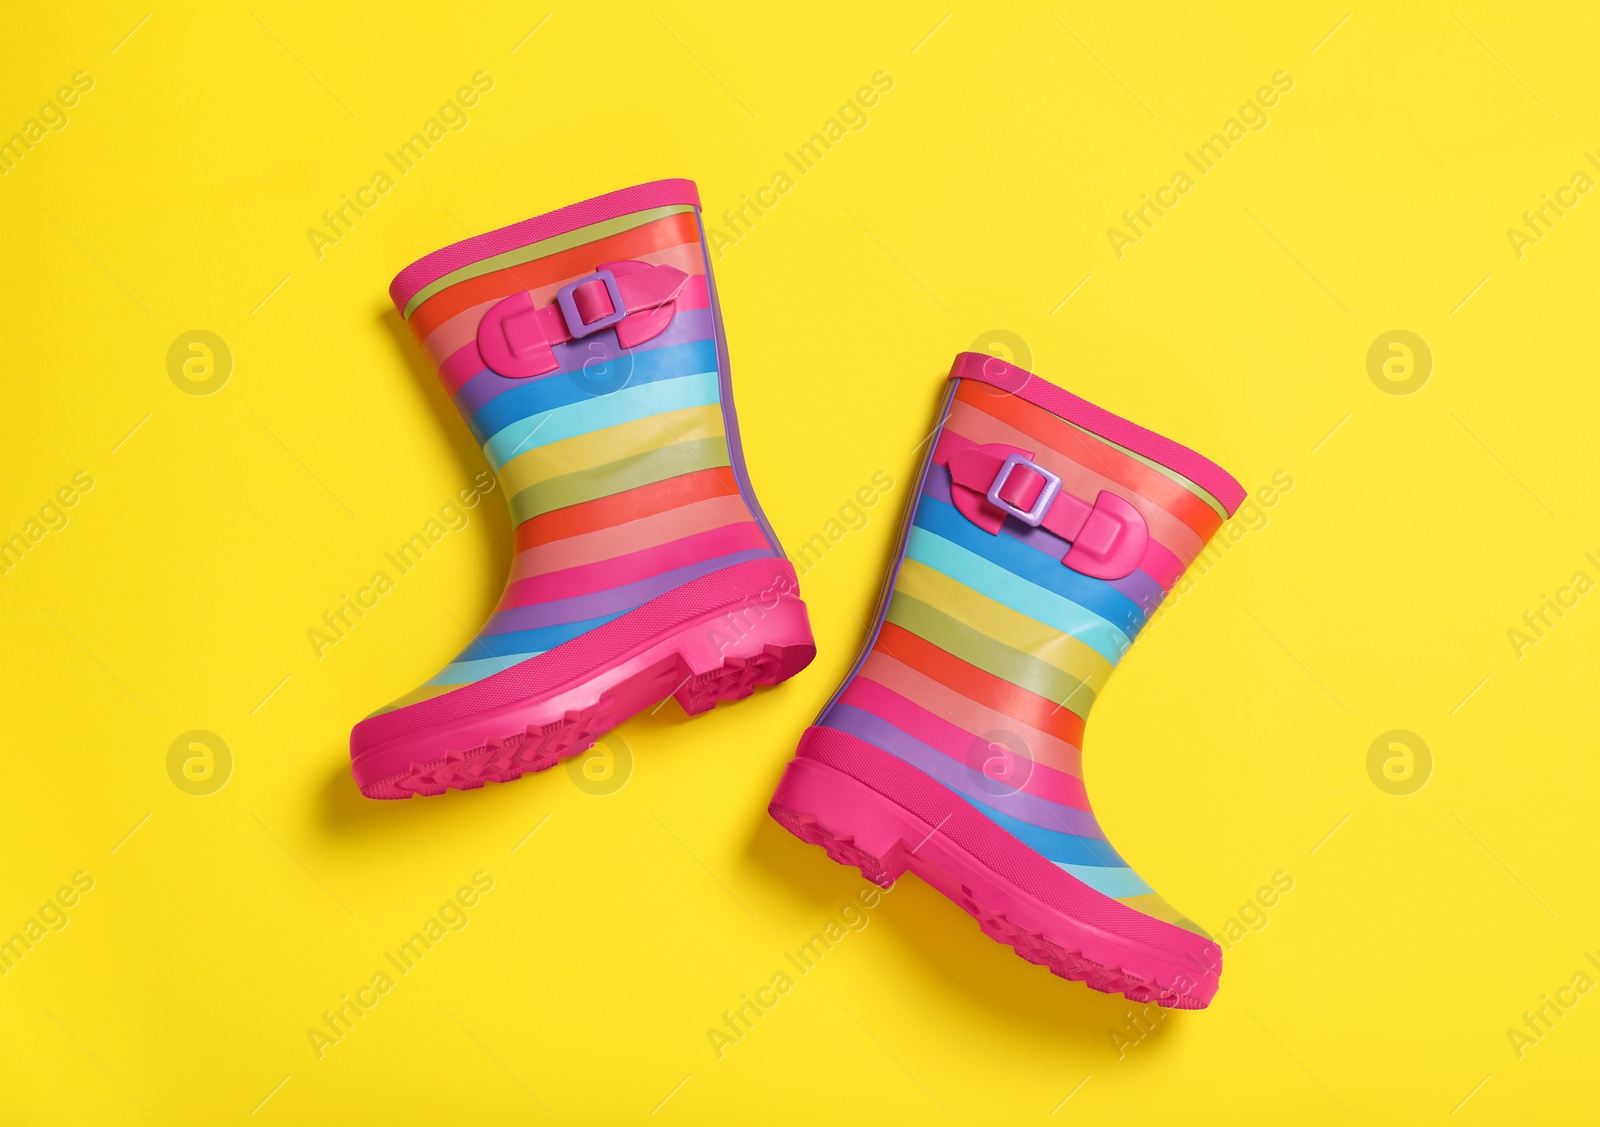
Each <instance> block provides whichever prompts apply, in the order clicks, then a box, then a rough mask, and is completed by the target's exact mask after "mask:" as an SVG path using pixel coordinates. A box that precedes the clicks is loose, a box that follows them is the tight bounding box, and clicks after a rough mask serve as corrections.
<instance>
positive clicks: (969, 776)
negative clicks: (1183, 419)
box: [769, 353, 1244, 1009]
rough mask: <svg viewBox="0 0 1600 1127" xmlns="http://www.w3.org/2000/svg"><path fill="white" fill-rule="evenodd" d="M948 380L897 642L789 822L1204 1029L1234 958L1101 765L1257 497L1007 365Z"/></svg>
mask: <svg viewBox="0 0 1600 1127" xmlns="http://www.w3.org/2000/svg"><path fill="white" fill-rule="evenodd" d="M950 379H951V383H950V385H949V387H948V389H947V395H946V398H945V404H944V409H943V414H942V417H941V421H940V426H939V429H938V432H937V441H936V442H934V443H932V444H931V447H930V450H929V453H928V460H927V461H926V462H925V464H924V466H923V469H922V472H921V488H920V490H919V492H918V494H917V496H916V498H915V499H914V501H913V504H912V508H911V512H910V513H909V515H908V517H907V520H906V525H905V528H904V530H903V531H902V533H901V539H900V546H899V551H898V553H897V556H896V564H895V567H894V569H893V570H892V571H891V573H890V576H889V579H888V582H887V583H886V585H885V589H884V594H883V596H882V598H881V601H880V606H879V610H878V616H877V620H876V622H875V624H874V625H873V627H872V629H871V631H870V632H869V634H868V637H867V640H866V644H865V646H864V647H863V650H862V653H861V656H860V658H858V659H857V662H856V666H855V668H854V669H853V670H852V671H851V673H850V676H849V677H848V678H847V679H846V680H845V682H844V685H843V686H842V687H841V688H840V690H839V691H838V693H837V694H836V695H835V696H834V698H833V699H832V700H831V701H830V702H829V703H828V705H827V706H826V707H825V708H824V709H823V711H822V714H821V716H819V717H818V719H817V722H816V724H815V726H813V727H812V728H810V729H808V730H807V731H806V733H805V736H804V737H803V738H802V739H801V741H800V747H799V750H798V752H797V753H796V756H795V759H794V761H793V762H791V763H790V764H789V767H788V769H787V771H786V772H785V774H784V776H783V781H782V783H781V784H780V785H779V787H778V790H777V793H776V794H775V795H774V796H773V799H772V804H771V806H770V808H769V809H770V811H771V813H772V816H773V817H774V818H776V819H777V820H778V822H779V823H781V824H782V825H783V826H784V827H785V828H787V829H788V830H789V831H790V832H791V833H793V834H795V835H796V836H797V837H799V838H801V839H802V840H803V841H807V842H810V843H813V844H817V845H821V846H823V847H824V848H825V849H826V850H827V851H828V855H829V856H830V857H832V858H833V859H834V860H835V861H838V862H840V863H841V864H848V865H855V866H856V867H858V868H859V869H860V870H861V872H862V875H864V876H865V877H866V878H867V879H868V880H870V881H872V882H873V883H875V884H879V885H883V886H885V887H887V886H888V885H890V884H891V883H892V882H893V881H894V880H895V879H896V878H897V877H898V876H899V875H900V874H901V873H904V872H906V871H907V870H910V871H911V872H914V873H916V874H917V875H918V876H920V877H921V878H922V879H923V880H925V881H927V882H928V883H929V884H931V885H933V886H934V887H935V888H937V889H938V890H939V891H941V892H943V893H944V894H945V895H946V896H948V897H949V898H950V899H952V900H954V901H955V902H956V903H957V904H958V905H960V906H961V907H962V908H964V909H965V910H966V911H967V912H969V913H970V914H971V915H973V916H974V917H976V918H977V920H978V922H979V925H980V926H981V927H982V928H983V930H984V932H985V933H986V934H988V935H989V936H991V937H992V938H994V939H997V940H999V941H1000V942H1002V943H1008V944H1010V945H1011V946H1012V947H1014V948H1016V951H1017V954H1019V955H1021V956H1022V957H1023V958H1025V959H1028V960H1029V961H1031V962H1035V963H1042V964H1044V965H1045V966H1047V967H1049V968H1050V969H1051V970H1052V971H1054V972H1055V973H1056V974H1058V975H1061V976H1062V977H1064V978H1072V979H1078V980H1081V981H1084V982H1087V983H1088V984H1089V985H1090V986H1092V987H1094V988H1095V989H1097V990H1103V991H1106V992H1108V993H1119V992H1120V993H1123V994H1126V995H1127V996H1128V997H1129V998H1131V999H1133V1000H1135V1001H1140V1002H1155V1003H1158V1004H1160V1005H1162V1006H1167V1007H1176V1008H1181V1009H1199V1008H1201V1007H1203V1006H1205V1005H1206V1004H1207V1003H1208V1002H1209V1001H1210V1000H1211V997H1212V995H1213V994H1215V993H1216V989H1217V981H1218V978H1219V976H1220V974H1221V969H1222V967H1221V959H1222V952H1221V949H1220V948H1219V947H1218V946H1217V944H1215V943H1213V942H1212V941H1211V939H1210V937H1209V936H1208V935H1207V934H1206V933H1205V932H1204V931H1202V930H1201V929H1200V928H1199V927H1197V926H1196V925H1195V924H1194V923H1192V922H1190V921H1189V920H1188V919H1186V918H1184V916H1183V915H1182V914H1180V913H1179V912H1177V911H1176V910H1174V909H1173V908H1172V906H1171V905H1169V904H1168V903H1167V902H1166V901H1165V900H1163V899H1161V897H1159V896H1157V895H1156V894H1155V893H1154V892H1152V891H1151V890H1150V887H1149V886H1148V885H1146V884H1145V883H1144V881H1142V880H1140V879H1139V877H1138V875H1137V874H1136V873H1134V872H1133V870H1132V869H1130V868H1129V867H1128V865H1127V863H1126V862H1124V861H1123V860H1122V858H1121V857H1119V856H1118V855H1117V852H1116V850H1114V849H1113V848H1112V847H1111V845H1110V844H1109V843H1108V842H1107V841H1106V835H1105V833H1104V832H1103V831H1102V830H1101V828H1100V825H1099V823H1098V822H1096V820H1095V816H1094V813H1093V811H1092V810H1091V809H1090V806H1089V800H1088V796H1087V795H1086V794H1085V791H1084V782H1083V770H1082V762H1081V752H1080V748H1081V747H1082V745H1083V725H1084V719H1085V718H1086V717H1087V716H1088V714H1089V707H1090V705H1092V704H1093V703H1094V699H1095V696H1096V694H1097V693H1099V692H1100V690H1101V689H1102V687H1103V686H1104V685H1105V682H1106V678H1107V676H1108V675H1109V674H1110V672H1111V669H1112V667H1113V666H1115V665H1116V663H1117V660H1118V659H1119V658H1120V657H1121V656H1122V654H1123V653H1124V652H1125V651H1126V649H1127V647H1128V645H1129V644H1130V643H1131V641H1132V639H1133V638H1134V637H1135V636H1136V635H1137V634H1138V632H1139V629H1140V627H1141V626H1143V625H1144V623H1145V621H1146V620H1147V618H1148V617H1149V616H1150V614H1151V613H1152V612H1154V610H1155V609H1156V607H1157V606H1158V605H1159V604H1160V602H1161V600H1162V598H1163V597H1164V596H1165V595H1166V593H1167V592H1168V591H1169V590H1171V588H1172V587H1173V585H1174V584H1175V583H1176V582H1177V580H1178V577H1179V576H1180V575H1181V574H1182V573H1183V571H1184V569H1185V568H1186V567H1187V566H1188V565H1189V563H1190V561H1192V560H1193V559H1194V558H1195V556H1197V555H1198V554H1199V552H1200V550H1201V549H1202V548H1203V547H1204V546H1205V543H1206V541H1207V540H1209V539H1210V538H1211V536H1212V534H1213V533H1215V532H1216V531H1217V529H1218V527H1219V526H1220V525H1221V524H1222V522H1223V521H1224V520H1225V519H1226V518H1227V517H1228V516H1230V515H1232V513H1233V511H1234V509H1235V508H1237V507H1238V505H1239V503H1240V502H1241V501H1242V500H1243V499H1244V490H1243V489H1242V488H1241V487H1240V485H1239V484H1238V483H1237V482H1236V481H1234V480H1233V478H1231V477H1230V476H1228V474H1226V473H1225V472H1223V471H1222V470H1221V469H1219V468H1218V467H1217V466H1215V465H1213V464H1212V463H1211V462H1209V461H1207V460H1206V459H1204V458H1202V457H1200V456H1199V455H1198V454H1195V453H1194V452H1193V451H1191V450H1188V449H1186V448H1185V447H1182V446H1179V445H1178V444H1177V443H1175V442H1171V441H1169V440H1167V439H1165V438H1162V437H1160V436H1159V435H1156V434H1152V433H1151V432H1150V431H1147V430H1145V429H1143V428H1142V427H1138V426H1135V425H1134V424H1132V423H1130V422H1127V421H1125V420H1123V419H1120V418H1118V417H1117V416H1115V415H1113V414H1111V413H1110V412H1108V411H1103V410H1101V409H1100V408H1098V407H1095V406H1093V405H1092V404H1090V403H1086V402H1085V401H1083V400H1082V399H1079V398H1077V397H1076V396H1074V395H1071V394H1069V393H1068V392H1065V391H1062V390H1061V389H1060V388H1057V387H1055V386H1053V385H1051V384H1049V383H1046V382H1045V381H1044V380H1042V379H1040V378H1039V377H1037V376H1034V375H1031V374H1029V373H1028V372H1025V371H1023V370H1022V369H1020V368H1016V367H1013V366H1012V365H1010V364H1006V363H1004V362H1003V361H1000V360H997V359H994V358H992V357H989V356H983V355H979V354H976V353H963V354H962V355H961V356H959V357H957V358H956V362H955V366H954V367H953V368H952V369H951V373H950Z"/></svg>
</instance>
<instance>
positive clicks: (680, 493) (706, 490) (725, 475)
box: [514, 466, 754, 552]
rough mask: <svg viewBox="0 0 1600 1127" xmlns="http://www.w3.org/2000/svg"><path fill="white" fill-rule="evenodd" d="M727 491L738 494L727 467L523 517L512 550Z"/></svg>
mask: <svg viewBox="0 0 1600 1127" xmlns="http://www.w3.org/2000/svg"><path fill="white" fill-rule="evenodd" d="M730 494H732V495H733V496H738V495H739V486H738V483H736V482H735V481H734V479H733V470H731V469H729V468H728V467H727V466H718V467H716V468H715V469H709V470H697V471H695V472H694V473H688V474H682V475H680V476H678V477H669V478H667V479H666V480H665V481H657V482H652V483H651V484H649V485H641V486H640V487H639V488H637V489H629V490H627V491H626V492H624V493H613V494H611V495H609V496H607V497H596V498H595V499H594V500H593V501H584V502H583V503H582V504H578V505H568V506H567V507H566V508H564V509H556V510H554V511H553V512H548V513H541V514H539V515H538V516H536V517H533V518H532V519H530V520H525V521H523V522H522V523H521V524H519V525H517V528H516V534H515V535H516V548H515V549H514V551H515V552H525V551H527V550H528V549H529V548H531V547H533V546H534V545H536V544H544V543H549V542H550V541H553V540H565V539H566V538H567V537H569V536H581V535H583V534H584V533H585V532H594V531H596V530H598V529H602V528H610V527H612V526H613V525H618V524H624V523H626V522H628V521H630V520H638V519H639V518H640V517H647V516H650V515H651V514H652V513H659V512H663V511H665V510H667V509H676V508H680V507H682V506H684V505H692V504H693V503H694V502H696V501H704V500H705V499H706V498H708V497H725V496H728V495H730ZM751 519H754V518H751Z"/></svg>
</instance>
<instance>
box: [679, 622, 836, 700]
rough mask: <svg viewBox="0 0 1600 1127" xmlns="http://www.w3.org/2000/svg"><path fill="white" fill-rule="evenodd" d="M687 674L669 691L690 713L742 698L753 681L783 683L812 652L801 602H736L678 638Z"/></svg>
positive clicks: (754, 685)
mask: <svg viewBox="0 0 1600 1127" xmlns="http://www.w3.org/2000/svg"><path fill="white" fill-rule="evenodd" d="M678 652H679V654H681V655H682V657H683V660H684V664H685V665H686V666H687V670H686V673H687V677H686V679H685V680H684V681H683V683H682V684H680V685H679V686H678V688H677V689H675V690H674V691H673V693H672V697H673V699H674V700H676V701H677V702H678V704H679V705H680V706H681V707H682V708H683V711H684V712H686V713H687V714H689V715H690V716H698V715H700V714H701V713H702V712H709V711H710V710H711V709H712V708H714V707H716V705H717V702H719V701H725V700H727V701H734V700H743V699H744V698H745V697H748V696H749V695H750V694H751V693H753V692H755V690H756V687H757V686H758V685H776V684H779V683H781V682H783V681H787V680H788V679H789V678H790V677H793V676H794V675H795V674H796V673H798V672H800V670H802V669H804V668H805V667H806V666H807V665H808V664H810V662H811V659H812V657H814V656H815V655H816V645H815V643H813V642H812V640H811V624H810V621H809V620H808V619H807V617H806V608H805V604H804V603H801V602H800V601H799V600H798V599H790V598H781V599H779V600H778V603H777V605H776V606H774V607H772V608H770V609H769V608H766V607H763V606H761V605H760V604H759V603H741V604H737V605H735V606H731V607H729V608H727V610H726V611H725V612H724V613H723V614H721V615H719V616H717V617H715V618H711V619H709V620H707V621H703V622H700V623H698V624H696V625H695V626H693V627H691V628H689V629H688V630H686V631H684V633H683V634H681V635H680V636H679V642H678Z"/></svg>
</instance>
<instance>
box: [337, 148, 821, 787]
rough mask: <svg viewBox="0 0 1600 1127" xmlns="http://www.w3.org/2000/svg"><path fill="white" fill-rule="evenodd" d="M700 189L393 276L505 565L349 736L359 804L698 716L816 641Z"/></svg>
mask: <svg viewBox="0 0 1600 1127" xmlns="http://www.w3.org/2000/svg"><path fill="white" fill-rule="evenodd" d="M699 206H700V200H699V196H698V194H697V193H696V191H695V186H694V184H692V183H691V182H689V181H687V180H662V181H657V182H655V183H650V184H641V185H639V186H638V187H635V188H627V189H624V190H622V191H618V192H612V193H611V194H609V195H605V196H600V197H598V198H596V199H592V200H586V201H584V202H583V203H578V204H573V205H572V206H570V207H564V208H562V209H560V210H559V211H553V212H551V213H549V214H548V215H541V216H539V217H537V218H534V219H529V220H527V221H525V222H522V223H518V224H515V225H514V226H511V227H505V228H502V229H500V230H498V231H493V232H491V233H489V234H487V235H479V236H477V237H475V238H471V239H467V240H465V241H464V242H459V243H456V244H455V245H454V246H450V247H446V248H445V249H443V250H440V251H436V252H434V253H433V254H430V255H428V256H427V257H426V258H423V259H421V260H419V261H417V262H415V263H413V264H412V265H410V266H408V267H406V269H404V270H402V271H401V272H400V275H399V276H398V277H397V278H395V280H394V282H393V284H392V285H391V286H390V287H389V295H390V297H392V298H393V299H394V303H395V305H396V307H398V308H399V310H400V313H401V316H402V317H404V318H405V320H406V321H407V323H409V324H410V326H411V330H412V332H413V333H415V334H416V337H417V340H418V341H420V342H421V343H422V347H423V349H424V350H425V351H426V352H427V353H428V355H429V356H430V357H432V358H433V361H434V363H435V364H436V365H437V367H438V369H439V375H440V378H441V379H442V380H443V381H444V384H445V387H446V388H447V389H448V390H449V392H450V394H451V396H452V397H453V398H454V399H455V402H456V406H457V407H458V408H459V409H460V411H461V414H462V415H463V416H464V417H465V418H466V420H467V425H468V426H469V427H471V428H472V432H473V434H474V435H476V436H477V439H478V441H479V442H481V443H482V444H483V452H484V454H485V455H486V456H487V458H488V459H489V464H490V466H491V467H493V469H494V471H495V473H496V475H497V476H498V478H499V483H500V485H501V486H502V487H503V490H504V493H505V496H506V498H507V499H508V501H509V503H510V505H511V515H512V523H513V524H514V526H515V528H516V554H515V556H514V558H513V560H512V564H511V575H510V577H509V579H508V580H507V582H506V589H505V594H504V595H503V596H502V597H501V599H500V604H499V606H498V607H497V608H496V609H495V612H494V614H493V616H492V617H491V618H490V619H489V621H488V623H487V624H486V625H485V626H484V627H483V630H482V631H481V632H480V633H479V635H478V636H477V638H476V639H475V640H474V641H473V642H472V644H471V645H470V646H468V647H467V648H466V649H465V650H463V651H462V652H461V654H460V655H459V656H457V657H456V659H455V660H454V661H452V662H451V663H450V664H449V665H447V666H445V668H444V670H443V671H442V672H440V673H439V675H438V676H436V677H434V678H433V680H431V681H429V682H428V683H427V684H426V685H423V686H422V687H421V688H420V689H417V690H416V691H414V692H412V693H409V694H408V695H406V696H404V697H401V698H400V699H399V700H397V701H395V702H394V703H392V704H390V705H388V706H387V707H386V708H383V709H381V710H379V711H378V712H376V713H374V714H373V715H371V716H369V717H367V718H366V719H365V720H363V721H361V723H359V724H357V725H356V726H355V729H354V730H353V731H352V732H351V733H350V758H351V770H352V772H353V774H354V775H355V778H356V782H357V783H358V784H359V785H360V787H361V792H362V793H363V794H365V795H366V796H367V797H368V798H409V797H410V796H411V795H414V794H439V793H442V792H443V791H445V790H448V789H460V790H466V789H471V788H474V787H479V786H482V785H483V784H484V783H485V782H506V781H508V780H511V779H515V778H518V777H520V776H521V775H523V774H525V773H527V772H530V771H542V770H544V769H545V768H547V767H550V766H552V765H554V764H555V763H556V762H557V761H558V760H559V759H562V758H564V757H566V756H570V755H575V754H577V753H578V752H580V751H582V750H584V749H586V748H588V747H590V746H591V745H592V744H593V743H594V741H595V740H596V739H597V738H598V737H599V736H600V735H602V734H604V733H605V732H606V731H608V730H610V729H611V728H614V727H616V726H617V725H618V724H621V723H622V722H623V721H624V720H626V719H628V717H630V716H632V715H634V714H635V713H637V712H639V711H640V710H642V709H645V708H648V707H650V706H651V705H654V704H656V703H657V702H659V701H662V700H664V699H665V698H666V697H668V696H672V697H675V698H677V700H678V703H679V704H681V705H682V706H683V708H684V711H685V712H688V713H689V714H691V715H693V714H696V713H700V712H704V711H706V710H707V709H710V708H711V707H713V706H714V705H715V704H716V703H717V702H718V701H719V700H738V699H740V698H743V697H746V696H749V695H750V693H751V692H752V690H753V689H754V688H755V686H757V685H773V684H777V683H778V682H779V681H783V680H786V679H788V678H790V677H792V676H794V675H795V674H796V673H798V672H799V671H800V670H801V669H804V668H805V667H806V665H807V664H808V663H809V662H810V661H811V659H812V657H813V656H815V654H816V648H815V646H814V645H813V644H812V640H811V628H810V624H809V622H808V620H807V618H806V608H805V604H804V603H802V602H801V601H800V598H799V587H798V585H797V583H796V580H795V572H794V568H793V567H792V566H790V564H789V563H788V561H787V560H786V559H785V558H784V553H783V549H782V548H781V547H780V546H779V544H778V538H777V536H776V535H775V534H774V533H773V531H772V527H771V525H769V524H768V523H767V520H766V518H765V517H764V516H763V515H762V513H761V509H760V506H759V505H757V503H756V497H755V492H754V490H753V489H752V488H751V486H750V479H749V477H748V476H747V475H746V473H745V468H744V459H743V456H742V453H741V451H740V447H739V427H738V423H737V420H736V419H735V417H734V410H733V395H732V390H731V388H730V386H729V377H728V349H727V343H726V341H725V340H724V338H723V333H722V318H721V314H720V312H719V311H718V307H717V294H716V287H715V286H714V285H713V283H712V280H711V266H710V262H709V260H708V259H707V257H706V249H705V234H704V231H703V230H702V228H701V224H700V213H699Z"/></svg>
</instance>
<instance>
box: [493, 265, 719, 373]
mask: <svg viewBox="0 0 1600 1127" xmlns="http://www.w3.org/2000/svg"><path fill="white" fill-rule="evenodd" d="M688 280H689V276H688V275H687V274H685V273H684V272H683V271H682V270H679V269H677V268H676V267H673V266H653V265H651V264H650V263H648V262H638V261H634V260H631V259H630V260H628V261H624V262H602V263H601V264H600V265H599V267H598V268H597V269H596V270H595V272H594V273H593V274H590V275H588V276H587V277H584V278H580V279H578V280H577V281H576V282H573V283H571V284H570V285H567V286H563V287H562V288H561V291H560V293H558V294H557V295H556V303H555V304H554V305H546V306H544V307H543V308H542V309H535V308H534V305H533V295H532V294H531V293H529V292H527V291H526V290H523V291H522V292H520V293H514V294H512V295H511V296H510V297H508V298H506V299H505V300H504V301H501V302H498V303H496V304H495V305H494V306H492V307H491V308H490V309H489V311H488V312H487V313H485V314H484V315H483V320H482V321H480V322H479V323H478V353H479V355H481V356H482V357H483V362H484V363H485V364H487V365H488V366H489V367H490V368H491V369H493V370H494V371H495V372H498V373H499V374H500V375H502V376H508V377H510V378H512V379H527V378H528V377H530V376H542V375H544V374H545V373H546V372H553V371H555V370H556V369H557V368H559V367H560V366H561V364H560V361H558V360H557V359H556V354H555V349H554V346H555V345H558V344H565V343H567V342H568V341H571V340H578V339H581V338H583V337H586V336H589V335H590V334H592V333H597V332H599V331H600V330H602V329H612V328H614V329H616V331H617V343H618V344H619V345H620V346H622V347H623V348H633V347H635V346H636V345H640V344H643V343H644V342H645V341H647V340H651V339H653V338H654V337H658V336H660V335H661V334H662V333H663V332H664V331H665V330H666V328H667V326H668V325H669V324H671V323H672V318H673V315H674V314H675V313H676V311H677V310H676V305H675V302H676V300H677V297H678V293H679V291H681V290H682V289H683V286H684V284H685V283H686V282H687V281H688Z"/></svg>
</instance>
